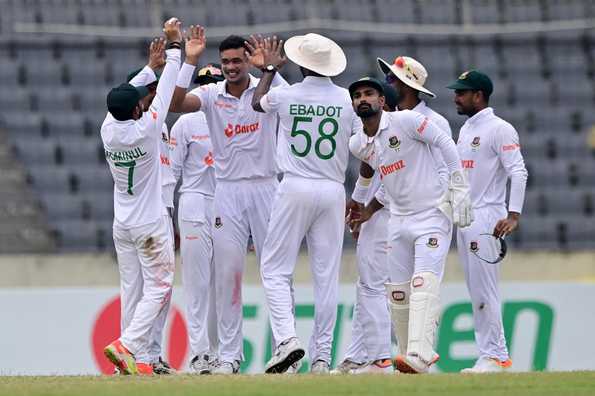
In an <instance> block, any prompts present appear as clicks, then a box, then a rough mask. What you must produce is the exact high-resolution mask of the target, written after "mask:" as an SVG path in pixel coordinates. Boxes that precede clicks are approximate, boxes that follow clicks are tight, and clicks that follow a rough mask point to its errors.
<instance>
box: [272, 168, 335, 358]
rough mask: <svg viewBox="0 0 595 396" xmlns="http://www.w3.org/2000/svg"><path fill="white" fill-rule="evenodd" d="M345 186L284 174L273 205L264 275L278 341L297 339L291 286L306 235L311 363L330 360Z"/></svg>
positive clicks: (274, 333)
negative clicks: (311, 294)
mask: <svg viewBox="0 0 595 396" xmlns="http://www.w3.org/2000/svg"><path fill="white" fill-rule="evenodd" d="M344 215H345V188H344V187H343V185H342V184H340V183H337V182H335V181H330V180H318V179H305V178H301V177H296V176H291V175H285V177H284V179H283V181H282V182H281V184H280V185H279V189H278V191H277V194H276V196H275V201H274V203H273V211H272V214H271V221H270V223H269V229H268V233H267V238H266V240H265V243H264V248H263V253H262V265H261V275H262V282H263V286H264V290H265V295H266V299H267V303H268V306H269V311H270V315H271V319H270V320H271V328H272V331H273V337H274V339H275V340H276V342H277V344H279V343H281V342H283V341H285V340H287V339H288V338H291V337H296V331H295V316H294V312H293V300H292V293H291V285H292V283H293V273H294V270H295V265H296V261H297V258H298V254H299V250H300V245H301V243H302V240H303V239H304V236H305V237H306V242H307V244H308V254H309V257H310V268H311V271H312V278H313V281H314V308H315V313H314V329H313V332H312V337H311V338H310V348H309V353H310V361H311V362H315V361H316V360H323V361H326V362H328V363H330V362H331V348H332V341H333V329H334V328H335V322H336V319H337V299H338V286H339V269H340V264H341V253H342V249H343V233H344V229H345V224H344Z"/></svg>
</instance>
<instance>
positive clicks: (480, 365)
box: [461, 357, 512, 374]
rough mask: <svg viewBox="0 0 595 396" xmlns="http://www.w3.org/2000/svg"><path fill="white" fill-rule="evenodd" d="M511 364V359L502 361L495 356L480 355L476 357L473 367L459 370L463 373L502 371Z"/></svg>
mask: <svg viewBox="0 0 595 396" xmlns="http://www.w3.org/2000/svg"><path fill="white" fill-rule="evenodd" d="M511 366H512V360H510V359H507V360H504V361H501V360H498V359H495V358H486V357H481V358H479V359H477V362H475V365H473V367H469V368H466V369H463V370H461V373H463V374H483V373H502V372H505V371H507V370H508V369H509V368H510V367H511Z"/></svg>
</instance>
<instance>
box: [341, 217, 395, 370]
mask: <svg viewBox="0 0 595 396" xmlns="http://www.w3.org/2000/svg"><path fill="white" fill-rule="evenodd" d="M389 218H390V211H389V210H388V209H381V210H379V211H377V212H376V213H374V215H373V216H372V217H371V218H370V219H369V220H368V221H366V222H365V223H363V224H362V226H361V230H360V234H359V238H358V240H357V248H356V256H357V269H358V272H359V279H358V281H357V284H356V298H355V305H354V307H353V320H352V322H351V344H349V347H348V349H347V354H346V355H345V359H348V360H350V361H352V362H356V363H365V362H370V361H376V360H379V359H390V357H391V321H390V312H389V308H388V304H387V298H386V288H385V286H384V284H385V283H386V282H387V281H388V219H389Z"/></svg>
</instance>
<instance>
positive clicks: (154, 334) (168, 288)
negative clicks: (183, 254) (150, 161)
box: [113, 215, 175, 363]
mask: <svg viewBox="0 0 595 396" xmlns="http://www.w3.org/2000/svg"><path fill="white" fill-rule="evenodd" d="M113 235H114V245H115V248H116V254H117V259H118V267H119V270H120V298H121V305H122V308H121V313H122V321H121V326H122V328H123V331H122V335H121V337H120V340H121V342H122V344H124V346H125V347H126V348H127V349H128V350H129V351H130V352H132V353H133V354H134V355H135V357H136V360H137V361H138V362H142V363H152V362H153V361H154V358H155V357H154V356H152V355H151V348H152V343H153V340H156V339H159V344H160V342H161V334H162V331H163V324H162V323H164V322H165V318H164V317H166V316H167V309H168V308H169V303H170V301H171V293H172V285H173V279H174V267H175V256H174V242H173V238H172V229H171V218H170V217H169V216H168V215H164V216H162V217H161V218H160V219H159V220H158V221H156V222H154V223H150V224H147V225H143V226H139V227H134V228H124V227H122V226H120V225H119V224H116V223H114V226H113ZM139 296H140V298H139ZM164 311H165V313H164ZM161 315H162V316H161ZM158 318H161V319H160V320H161V321H162V322H160V323H161V324H159V323H158ZM159 327H160V328H161V330H159Z"/></svg>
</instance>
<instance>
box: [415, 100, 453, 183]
mask: <svg viewBox="0 0 595 396" xmlns="http://www.w3.org/2000/svg"><path fill="white" fill-rule="evenodd" d="M412 110H413V111H417V112H418V113H421V114H423V115H425V116H426V117H428V118H429V119H430V121H432V122H433V123H434V124H436V126H437V127H438V128H440V129H442V130H443V131H444V132H446V133H447V134H448V136H450V138H451V139H452V130H451V129H450V125H449V124H448V121H447V120H446V118H444V117H443V116H442V115H440V114H439V113H437V112H435V111H434V110H432V109H430V108H429V107H428V105H427V104H426V102H425V101H423V100H422V101H420V102H419V103H418V104H417V106H415V107H414V108H413V109H412ZM430 152H431V153H432V157H433V158H434V164H436V169H437V170H438V174H439V175H440V181H441V182H442V183H443V185H444V187H448V179H449V176H450V175H449V173H448V168H447V167H446V164H445V163H444V158H442V153H441V152H440V150H438V149H437V148H436V147H430Z"/></svg>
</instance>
